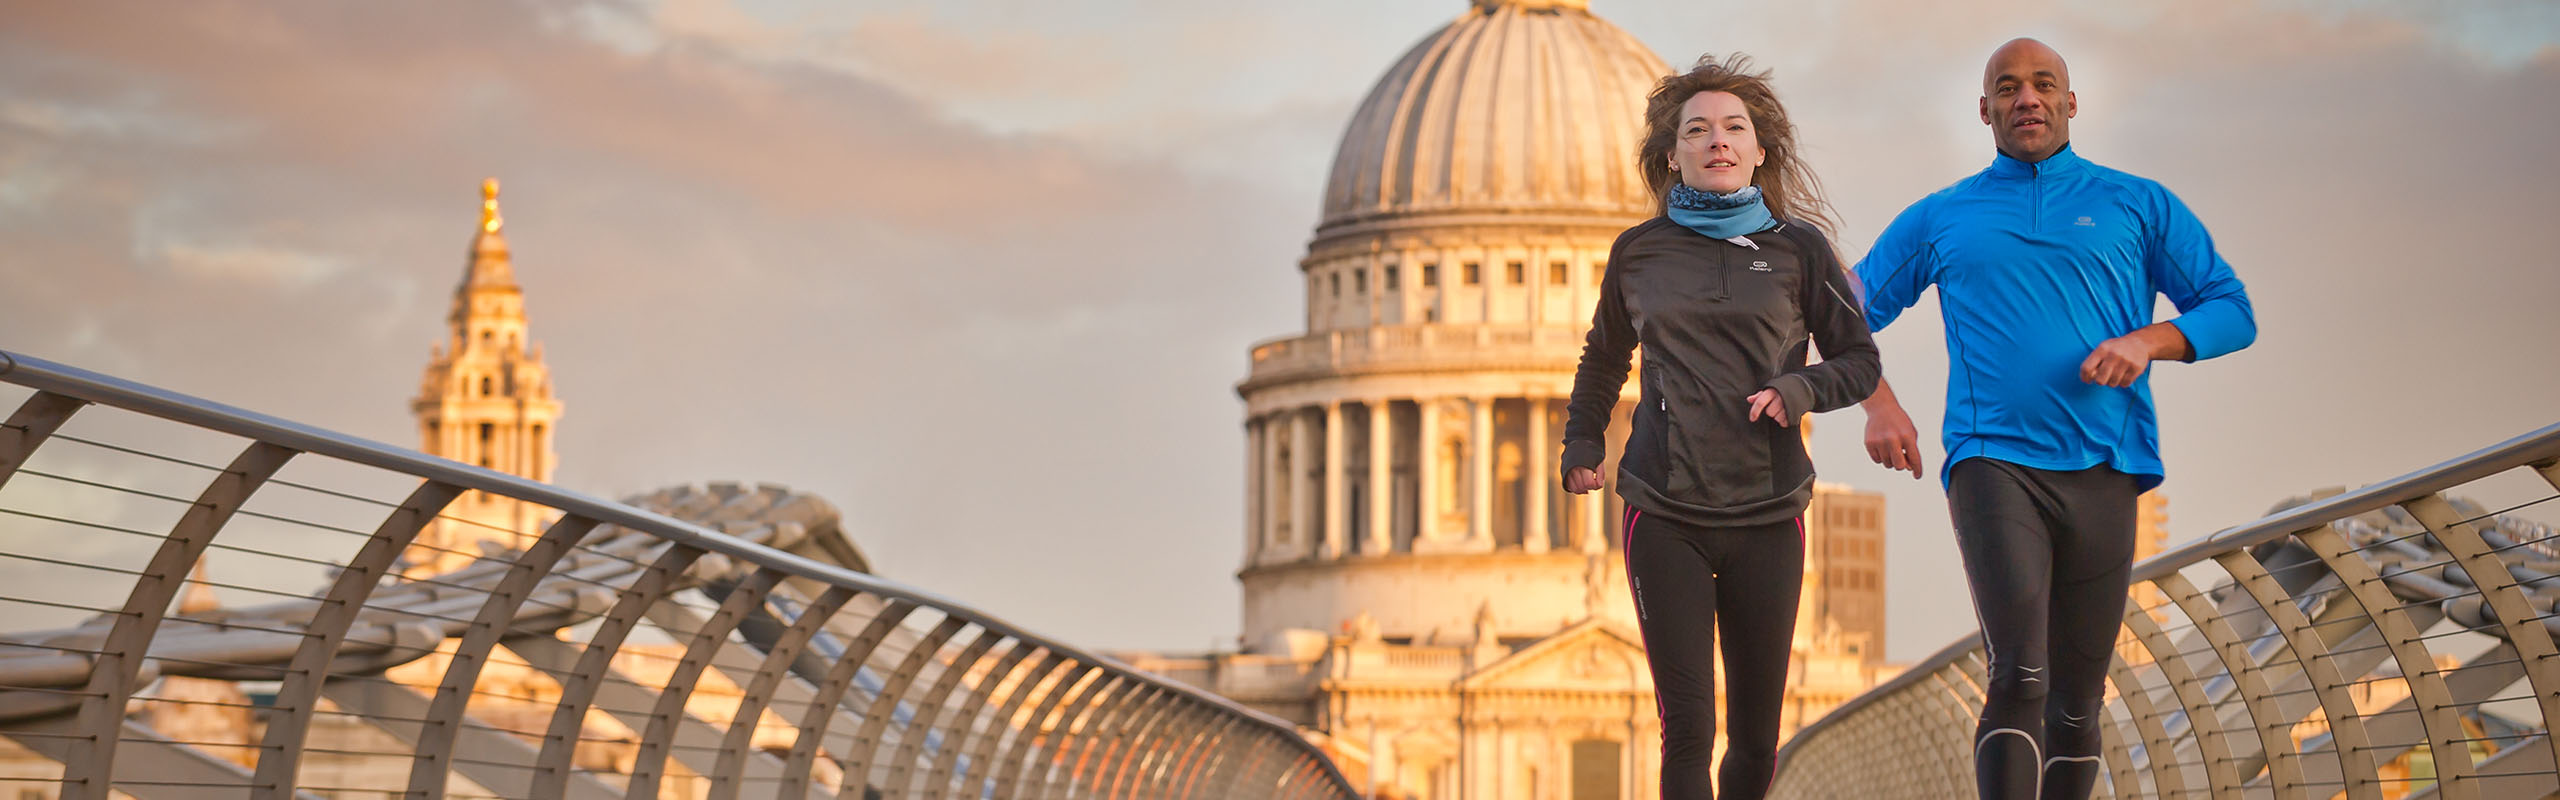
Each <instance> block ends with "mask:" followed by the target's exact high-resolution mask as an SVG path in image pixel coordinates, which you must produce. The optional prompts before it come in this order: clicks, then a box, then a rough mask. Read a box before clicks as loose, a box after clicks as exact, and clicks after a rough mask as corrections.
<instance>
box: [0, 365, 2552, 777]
mask: <svg viewBox="0 0 2560 800" xmlns="http://www.w3.org/2000/svg"><path fill="white" fill-rule="evenodd" d="M0 402H5V403H9V404H14V405H15V411H14V413H11V414H10V415H9V417H8V418H7V421H6V422H5V424H0V559H6V560H8V561H9V562H13V563H10V564H8V565H7V567H6V568H5V572H0V574H8V575H13V576H26V577H24V578H13V579H11V580H9V581H6V582H0V737H5V738H6V740H7V741H6V742H5V743H0V749H5V751H6V752H0V795H5V798H0V800H34V799H36V798H55V797H61V798H99V799H103V798H110V797H133V798H141V799H142V800H159V799H160V798H198V797H255V798H320V797H380V796H398V797H416V798H430V797H502V798H558V797H576V798H609V797H628V798H656V797H686V798H692V797H705V798H722V799H724V800H725V799H726V798H740V797H757V798H764V797H848V798H868V797H884V798H890V797H894V798H909V797H921V798H1086V797H1114V798H1116V797H1133V798H1193V797H1197V798H1348V797H1360V796H1362V791H1363V789H1364V788H1365V787H1362V786H1359V785H1355V784H1354V783H1353V782H1352V781H1350V780H1348V779H1347V778H1346V777H1345V776H1344V773H1343V772H1342V770H1341V769H1339V768H1338V767H1337V766H1336V765H1335V764H1334V763H1333V761H1332V760H1331V759H1329V758H1328V757H1327V756H1326V754H1325V751H1324V750H1322V749H1320V748H1318V747H1317V746H1315V745H1314V744H1312V743H1311V740H1310V739H1309V738H1308V737H1307V736H1305V735H1303V734H1302V733H1301V732H1300V731H1298V730H1297V729H1296V728H1294V727H1293V726H1292V725H1291V724H1289V723H1288V722H1286V721H1283V720H1280V719H1276V718H1273V717H1271V716H1268V715H1265V714H1262V713H1259V712H1256V711H1254V710H1251V709H1248V708H1246V707H1243V706H1240V705H1238V704H1236V703H1233V702H1230V701H1228V700H1226V699H1224V698H1221V697H1219V696H1217V695H1215V694H1212V693H1209V692H1206V691H1203V690H1200V689H1197V688H1194V687H1191V686H1188V685H1185V684H1181V683H1178V682H1174V681H1169V680H1166V679H1163V678H1160V677H1157V676H1154V675H1151V674H1148V673H1145V672H1141V671H1138V670H1135V669H1132V668H1130V667H1129V666H1127V665H1125V664H1122V663H1120V662H1118V661H1115V660H1113V659H1111V658H1108V657H1106V656H1103V655H1100V654H1097V653H1094V652H1091V651H1088V650H1085V649H1081V648H1078V647H1076V646H1075V645H1073V644H1070V643H1066V642H1061V641H1057V640H1055V639H1051V638H1048V637H1045V636H1042V635H1040V634H1039V633H1037V632H1033V631H1028V630H1024V629H1022V628H1020V627H1017V626H1014V625H1012V624H1009V623H1007V622H1005V621H1003V620H1001V619H998V618H995V617H993V616H990V615H988V614H985V613H982V612H980V611H977V610H975V609H972V608H970V607H969V606H967V605H964V604H962V603H960V602H958V601H955V600H953V599H949V598H944V597H940V596H937V595H935V594H933V593H931V592H928V591H925V590H922V589H918V588H915V587H909V586H905V585H901V584H899V583H896V582H894V581H888V580H884V579H881V578H879V577H877V576H874V575H870V574H868V573H867V572H866V571H865V570H866V569H867V566H868V565H867V563H865V562H864V560H863V558H862V556H861V554H860V551H859V550H858V549H856V548H854V547H853V546H852V544H851V542H850V540H848V539H846V538H845V537H844V534H843V532H842V531H841V530H839V529H838V528H837V527H836V520H835V512H834V510H833V509H832V508H830V507H827V506H826V505H825V503H823V502H822V501H818V500H817V499H816V498H813V497H809V496H806V495H799V494H795V493H792V492H790V491H788V490H785V489H781V488H779V487H769V486H761V487H742V486H736V485H712V486H708V487H692V488H683V489H673V490H667V491H661V492H658V493H655V494H652V495H646V496H642V497H636V498H631V499H629V500H626V501H622V502H613V501H606V500H600V499H596V498H592V497H588V496H585V495H581V494H578V493H574V492H569V491H566V490H563V489H560V488H558V487H556V486H550V485H546V484H541V483H536V482H532V481H528V480H524V479H521V478H517V477H514V476H511V475H507V474H503V473H499V472H495V471H492V470H488V469H482V468H478V467H473V466H469V465H465V464H460V463H455V462H451V461H446V460H443V459H438V458H433V457H429V456H425V455H422V454H419V453H416V452H412V451H408V450H404V449H400V448H395V447H390V446H386V445H382V444H377V443H373V442H369V441H365V440H362V439H358V438H354V437H350V436H346V435H342V434H338V433H333V432H329V431H326V430H320V429H317V428H314V427H312V426H308V425H303V424H298V423H295V422H291V421H287V420H281V419H276V418H273V417H269V416H265V415H261V414H258V413H254V412H251V411H245V410H241V409H236V408H231V407H227V406H223V405H220V404H216V403H212V402H208V401H204V400H199V399H195V398H191V397H186V396H183V395H179V394H176V393H173V392H169V391H165V390H161V389H158V388H154V387H150V386H145V385H140V384H136V383H133V382H130V381H126V380H122V379H118V378H114V377H110V376H106V375H100V374H97V373H93V372H90V371H86V370H83V369H79V368H77V367H72V366H67V365H63V364H57V363H52V362H48V361H44V360H41V359H37V358H33V357H29V356H24V355H20V354H16V353H10V352H6V351H0ZM474 492H477V493H481V494H482V495H485V496H489V497H496V498H506V499H509V500H512V501H518V502H520V503H522V504H524V507H526V508H530V509H535V510H536V513H535V514H533V517H534V518H538V519H540V520H543V521H544V522H545V524H544V525H542V526H541V527H540V529H539V531H538V534H537V535H529V536H526V537H525V538H524V541H522V542H521V544H522V546H520V547H512V548H507V547H485V548H482V549H481V551H480V552H473V553H465V554H451V553H444V554H430V555H443V556H457V557H460V558H462V559H466V560H467V566H462V567H460V568H458V569H452V570H448V571H437V572H429V571H424V570H421V569H419V568H418V567H417V559H418V554H417V552H416V551H417V550H419V549H420V548H424V547H431V545H429V544H426V543H424V540H422V538H421V533H422V532H424V531H427V530H429V529H430V528H431V526H433V525H436V524H457V523H458V521H457V520H455V519H454V518H452V517H450V516H447V514H446V512H447V511H448V509H449V508H450V507H452V505H453V504H454V503H455V502H456V500H457V499H458V498H462V497H464V496H465V495H466V494H468V493H474ZM2480 497H2490V498H2493V499H2494V500H2493V502H2490V503H2488V504H2486V505H2484V504H2482V503H2481V502H2479V501H2478V500H2477V498H2480ZM2555 497H2560V425H2554V426H2551V427H2546V428H2543V429H2541V430H2537V431H2532V432H2528V433H2525V434H2523V435H2521V436H2518V437H2516V438H2514V439H2511V440H2509V441H2506V442H2503V443H2498V444H2495V445H2493V446H2490V447H2488V448H2486V449H2482V450H2478V451H2476V452H2473V453H2471V454H2470V455H2466V456H2463V457H2460V458H2456V459H2454V460H2451V461H2447V462H2445V463H2442V464H2438V465H2435V466H2430V467H2425V468H2423V469H2419V470H2417V471H2415V472H2412V473H2409V474H2407V475H2405V476H2402V477H2399V478H2395V479H2391V480H2387V481H2384V482H2381V483H2377V484H2373V485H2371V486H2367V487H2365V488H2362V489H2358V490H2354V491H2348V492H2332V493H2325V494H2324V495H2321V496H2314V497H2310V498H2305V499H2304V500H2302V501H2301V502H2298V503H2294V504H2291V505H2289V506H2287V507H2284V508H2281V509H2279V510H2277V511H2275V512H2273V513H2272V514H2270V515H2269V516H2267V517H2265V518H2263V519H2259V520H2256V521H2252V522H2247V523H2245V524H2241V525H2238V526H2236V527H2232V528H2229V529H2227V530H2224V531H2222V532H2221V533H2218V534H2215V535H2213V536H2211V537H2208V538H2206V539H2203V540H2201V541H2197V542H2194V543H2191V544H2188V545H2186V546H2183V547H2180V548H2178V549H2175V550H2173V551H2170V552H2167V553H2164V554H2162V555H2160V556H2158V557H2156V558H2152V559H2149V560H2146V561H2144V562H2143V563H2141V564H2140V565H2137V567H2136V571H2135V585H2136V593H2135V596H2134V597H2133V599H2132V601H2131V602H2129V603H2128V606H2127V608H2126V610H2125V615H2124V620H2125V623H2124V627H2123V629H2122V631H2121V636H2120V643H2119V646H2118V648H2117V660H2116V662H2115V664H2114V667H2113V671H2112V673H2111V676H2110V678H2111V687H2110V692H2109V699H2108V703H2107V706H2106V720H2105V723H2106V727H2105V729H2104V730H2105V733H2106V746H2105V750H2104V753H2103V761H2104V765H2105V775H2104V776H2103V777H2102V778H2101V780H2100V782H2099V785H2100V788H2099V793H2100V794H2101V795H2102V796H2107V797H2116V798H2136V797H2145V798H2148V797H2159V798H2214V799H2215V800H2221V799H2222V798H2243V797H2246V798H2262V797H2263V798H2332V797H2345V798H2352V799H2354V800H2380V798H2492V799H2499V798H2541V797H2550V796H2554V795H2555V794H2560V768H2555V765H2560V738H2555V737H2553V736H2552V735H2551V729H2550V727H2549V723H2548V720H2551V719H2554V718H2560V658H2555V656H2556V655H2560V651H2555V649H2554V644H2553V638H2554V631H2555V629H2560V622H2555V618H2556V617H2560V609H2555V601H2560V588H2555V584H2556V583H2560V579H2555V576H2560V540H2554V539H2553V538H2552V537H2553V533H2554V531H2553V529H2552V528H2551V527H2550V526H2547V525H2542V524H2537V523H2533V522H2528V521H2525V520H2524V519H2523V518H2521V517H2519V516H2518V515H2517V512H2520V511H2525V510H2527V509H2528V508H2529V507H2532V506H2535V505H2537V504H2542V503H2548V502H2549V501H2551V500H2553V499H2554V498H2555ZM214 551H220V552H221V553H222V555H223V558H224V559H225V560H224V562H223V563H224V564H226V565H230V564H234V563H251V562H255V563H257V564H259V565H262V566H261V567H260V568H257V569H232V568H228V567H226V569H225V570H224V571H223V572H222V573H221V574H219V575H216V574H212V573H210V572H208V571H206V570H204V569H202V567H203V565H204V564H205V562H206V558H207V556H208V554H210V553H212V552H214ZM1983 655H1984V654H1983V650H1982V646H1981V643H1980V641H1979V639H1978V638H1977V637H1972V636H1968V637H1966V638H1965V639H1963V640H1960V641H1957V642H1955V643H1952V644H1950V645H1948V646H1946V647H1945V648H1943V649H1941V650H1939V651H1938V652H1937V653H1935V654H1933V655H1932V656H1930V657H1929V658H1927V659H1925V660H1923V661H1921V662H1920V663H1918V664H1915V665H1913V666H1912V667H1911V668H1910V669H1909V670H1907V671H1905V672H1903V673H1902V674H1901V675H1899V676H1898V677H1896V678H1895V679H1893V680H1891V681H1889V682H1887V683H1885V684H1883V685H1881V686H1879V687H1877V688H1876V689H1875V690H1874V691H1872V692H1870V693H1868V694H1866V695H1863V696H1861V697H1859V698H1857V699H1855V700H1853V701H1851V702H1849V703H1848V704H1846V705H1843V706H1842V707H1840V708H1839V709H1838V710H1836V711H1835V712H1833V713H1832V714H1830V715H1829V716H1827V717H1825V718H1823V719H1822V720H1820V721H1818V722H1816V723H1814V724H1812V725H1810V726H1808V727H1806V728H1805V729H1804V730H1802V731H1800V732H1798V733H1797V734H1796V736H1795V737H1794V738H1793V739H1792V740H1791V741H1790V742H1789V743H1788V744H1787V746H1786V748H1785V749H1784V750H1783V751H1782V752H1781V753H1780V766H1779V771H1778V777H1777V781H1776V785H1775V786H1774V787H1773V792H1772V796H1774V797H1781V798H1807V799H1809V798H1861V800H1865V799H1869V798H1956V797H1970V796H1972V794H1973V787H1972V767H1971V760H1972V759H1971V747H1972V744H1971V738H1972V730H1973V718H1974V715H1975V713H1976V712H1977V711H1978V709H1979V708H1980V704H1981V698H1982V686H1983V684H1984V679H1983V667H1984V658H1983ZM206 720H214V721H216V722H217V723H219V722H220V721H222V720H234V721H237V724H228V725H225V724H205V722H204V721H206ZM204 730H228V731H236V735H229V736H221V737H216V736H206V735H202V734H200V733H197V734H191V733H188V731H204Z"/></svg>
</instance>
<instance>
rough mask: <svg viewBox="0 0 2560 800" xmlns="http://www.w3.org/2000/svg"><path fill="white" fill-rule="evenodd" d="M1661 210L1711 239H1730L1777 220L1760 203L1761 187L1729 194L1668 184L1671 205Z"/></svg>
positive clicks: (1758, 229)
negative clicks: (1669, 185) (1669, 186)
mask: <svg viewBox="0 0 2560 800" xmlns="http://www.w3.org/2000/svg"><path fill="white" fill-rule="evenodd" d="M1669 206H1670V207H1669V208H1667V209H1665V210H1664V213H1665V214H1668V215H1669V216H1670V217H1671V221H1672V222H1677V223H1680V226H1681V227H1684V228H1688V229H1690V230H1693V231H1697V232H1698V233H1700V234H1703V235H1705V236H1706V237H1707V238H1710V239H1731V238H1734V237H1736V236H1747V235H1750V234H1754V233H1759V232H1761V231H1765V230H1768V229H1770V228H1771V227H1775V226H1776V225H1777V224H1778V220H1777V218H1776V217H1772V216H1770V215H1769V204H1767V203H1764V202H1761V199H1760V187H1758V186H1745V187H1742V188H1741V189H1740V190H1739V191H1735V192H1734V193H1732V194H1716V193H1714V192H1707V191H1700V190H1698V189H1695V188H1691V187H1690V186H1689V184H1685V183H1674V184H1672V185H1671V202H1670V203H1669Z"/></svg>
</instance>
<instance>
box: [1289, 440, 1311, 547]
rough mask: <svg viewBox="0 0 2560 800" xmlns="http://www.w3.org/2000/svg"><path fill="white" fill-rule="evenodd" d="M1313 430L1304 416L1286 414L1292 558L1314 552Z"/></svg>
mask: <svg viewBox="0 0 2560 800" xmlns="http://www.w3.org/2000/svg"><path fill="white" fill-rule="evenodd" d="M1315 428H1316V426H1315V425H1314V424H1313V423H1311V422H1309V421H1307V415H1306V414H1305V413H1304V412H1302V411H1300V410H1298V409H1290V410H1289V476H1288V481H1289V548H1288V554H1289V556H1290V557H1292V558H1296V557H1300V556H1304V555H1306V554H1308V553H1311V552H1314V551H1315V548H1316V540H1315V533H1316V478H1315V474H1314V471H1313V467H1314V466H1315V449H1316V430H1315Z"/></svg>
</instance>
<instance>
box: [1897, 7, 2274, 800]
mask: <svg viewBox="0 0 2560 800" xmlns="http://www.w3.org/2000/svg"><path fill="white" fill-rule="evenodd" d="M1980 110H1981V114H1982V121H1983V123H1984V124H1986V125H1989V126H1991V138H1992V141H1993V143H1995V144H1996V145H1998V147H1999V155H1997V156H1996V157H1995V158H1994V159H1993V161H1992V163H1991V166H1990V167H1989V168H1987V169H1984V170H1983V171H1981V172H1979V173H1976V174H1974V175H1972V176H1971V177H1967V178H1965V179H1963V180H1961V181H1957V182H1956V183H1955V185H1953V186H1949V187H1947V188H1945V189H1942V190H1940V191H1938V192H1937V193H1935V194H1932V195H1930V196H1928V197H1926V198H1922V199H1921V200H1920V201H1919V202H1916V203H1913V204H1911V207H1910V208H1907V209H1904V210H1903V212H1902V214H1901V215H1900V216H1897V217H1895V218H1894V220H1893V224H1892V225H1890V226H1888V227H1887V228H1886V229H1885V231H1884V233H1883V235H1881V236H1880V237H1878V238H1877V240H1876V244H1875V247H1874V248H1873V249H1872V250H1869V251H1868V252H1867V256H1866V258H1865V259H1863V260H1861V261H1860V262H1859V263H1858V266H1857V269H1856V272H1857V273H1858V275H1859V276H1860V282H1861V283H1862V284H1863V285H1864V288H1865V290H1866V293H1867V296H1866V314H1867V324H1868V326H1869V327H1870V328H1873V329H1875V330H1882V329H1883V328H1884V326H1886V325H1888V324H1891V323H1892V322H1893V319H1894V317H1895V316H1896V315H1898V314H1900V313H1901V312H1902V311H1903V310H1904V309H1907V308H1909V307H1911V304H1912V303H1913V302H1914V301H1916V300H1918V299H1919V295H1920V293H1921V292H1922V291H1924V290H1926V289H1928V288H1929V287H1931V286H1936V287H1937V288H1938V303H1939V307H1940V308H1941V309H1942V311H1943V313H1944V316H1945V321H1946V339H1947V364H1948V370H1949V371H1948V375H1947V416H1946V421H1945V428H1944V436H1945V441H1944V443H1945V446H1946V450H1947V464H1948V466H1947V468H1946V469H1945V470H1944V474H1943V478H1944V480H1945V481H1946V490H1947V506H1948V509H1949V512H1950V513H1951V514H1952V515H1953V517H1954V519H1955V531H1956V545H1957V548H1958V549H1959V550H1960V551H1961V552H1962V554H1963V556H1964V567H1965V578H1966V581H1967V582H1968V583H1969V584H1971V586H1972V589H1973V605H1974V608H1975V610H1976V612H1977V613H1978V614H1979V616H1980V617H1981V622H1982V632H1983V639H1984V642H1985V644H1986V646H1987V647H1988V648H1989V649H1990V662H1991V664H1990V680H1991V686H1990V688H1989V691H1988V692H1987V693H1986V694H1987V697H1986V699H1985V702H1984V704H1983V709H1982V720H1981V722H1980V724H1979V726H1978V727H1977V728H1976V729H1975V738H1974V777H1975V780H1976V782H1977V783H1978V785H1979V786H1980V789H1981V796H1982V797H1983V798H1985V800H2028V799H2031V798H2039V797H2040V798H2042V800H2084V799H2085V798H2087V797H2088V796H2089V791H2090V789H2091V787H2092V786H2093V785H2094V784H2095V782H2096V780H2097V776H2098V771H2099V764H2098V747H2099V744H2098V742H2099V736H2098V725H2099V724H2100V721H2099V720H2098V719H2097V717H2098V714H2099V703H2100V700H2101V698H2102V696H2103V695H2104V694H2105V691H2106V672H2107V663H2108V660H2109V658H2110V657H2111V655H2112V652H2113V649H2114V646H2115V641H2116V628H2117V626H2118V625H2119V624H2121V623H2122V618H2123V615H2124V606H2125V589H2126V582H2127V576H2128V574H2129V573H2130V572H2131V568H2132V562H2133V544H2134V514H2135V512H2134V504H2135V497H2136V496H2137V495H2139V494H2141V493H2142V492H2144V491H2147V490H2149V489H2150V488H2152V487H2154V486H2158V485H2159V484H2160V481H2161V478H2162V475H2163V472H2162V470H2161V464H2160V446H2159V429H2158V419H2157V416H2156V414H2155V413H2154V411H2153V408H2152V402H2151V387H2150V385H2149V381H2148V379H2147V378H2148V372H2147V370H2148V367H2149V365H2150V364H2151V362H2153V361H2155V360H2168V359H2175V360H2178V361H2195V360H2200V359H2207V358H2213V357H2215V356H2219V355H2223V354H2225V353H2230V352H2232V351H2235V350H2239V349H2241V348H2243V347H2247V346H2249V344H2250V342H2252V341H2254V340H2255V339H2256V338H2257V321H2256V319H2255V317H2254V315H2253V312H2252V311H2251V310H2250V306H2249V295H2248V293H2247V290H2246V289H2245V288H2244V287H2242V286H2241V285H2240V279H2239V278H2238V277H2236V276H2234V275H2233V274H2232V272H2231V265H2230V264H2229V263H2227V262H2225V261H2223V260H2222V256H2221V255H2220V254H2218V253H2216V252H2215V251H2214V248H2213V238H2212V237H2211V236H2210V235H2208V234H2207V233H2206V232H2205V229H2204V225H2203V224H2202V223H2200V222H2198V221H2197V220H2196V218H2195V215H2194V214H2193V213H2191V212H2189V211H2188V210H2187V207H2186V206H2185V205H2184V204H2182V203H2180V202H2179V201H2178V198H2177V197H2176V196H2174V195H2171V194H2170V193H2169V191H2168V190H2167V189H2164V188H2161V186H2160V185H2159V184H2157V183H2154V182H2152V181H2149V180H2146V179H2143V178H2139V177H2135V176H2132V175H2128V174H2125V173H2122V172H2118V171H2116V170H2112V169H2108V168H2106V167H2102V166H2098V165H2097V164H2093V163H2090V162H2089V161H2088V160H2086V159H2083V158H2081V157H2080V156H2079V154H2077V153H2074V152H2072V151H2071V137H2070V130H2071V118H2072V117H2074V116H2076V115H2078V114H2079V111H2080V108H2079V98H2078V97H2077V96H2075V95H2074V94H2073V93H2072V91H2071V73H2070V71H2069V69H2068V68H2067V67H2065V66H2064V64H2063V62H2062V56H2061V54H2059V53H2056V52H2054V50H2053V48H2050V47H2047V46H2045V45H2044V43H2042V42H2038V41H2036V40H2033V39H2017V40H2013V41H2010V42H2009V43H2007V44H2004V45H2001V47H2000V49H1999V50H1997V51H1994V52H1993V53H1992V54H1991V62H1990V64H1989V65H1988V66H1987V67H1986V68H1985V69H1984V70H1983V76H1982V99H1981V108H1980ZM2155 294H2157V295H2166V296H2167V297H2168V298H2169V300H2170V302H2172V303H2174V304H2175V305H2176V306H2177V308H2178V311H2179V316H2178V317H2177V318H2176V319H2172V320H2169V321H2167V322H2156V323H2155V322H2153V321H2152V308H2153V305H2154V303H2155V302H2156V301H2155V300H2154V299H2153V298H2154V296H2155ZM1863 405H1864V407H1865V408H1866V409H1867V454H1868V456H1869V457H1871V458H1874V459H1875V460H1876V463H1879V464H1883V465H1885V466H1887V467H1891V468H1894V469H1902V470H1909V471H1910V472H1911V474H1912V476H1913V477H1915V478H1916V477H1918V476H1919V475H1920V473H1921V463H1920V461H1921V459H1920V446H1919V435H1918V433H1917V431H1915V430H1914V429H1913V428H1912V425H1911V417H1910V415H1909V414H1907V413H1904V411H1903V410H1902V405H1901V403H1900V402H1898V401H1897V400H1896V399H1895V398H1894V394H1893V389H1892V387H1891V386H1890V385H1888V384H1882V383H1879V384H1878V386H1877V389H1876V393H1875V395H1874V396H1872V397H1870V398H1868V399H1867V400H1866V402H1865V403H1864V404H1863Z"/></svg>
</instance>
